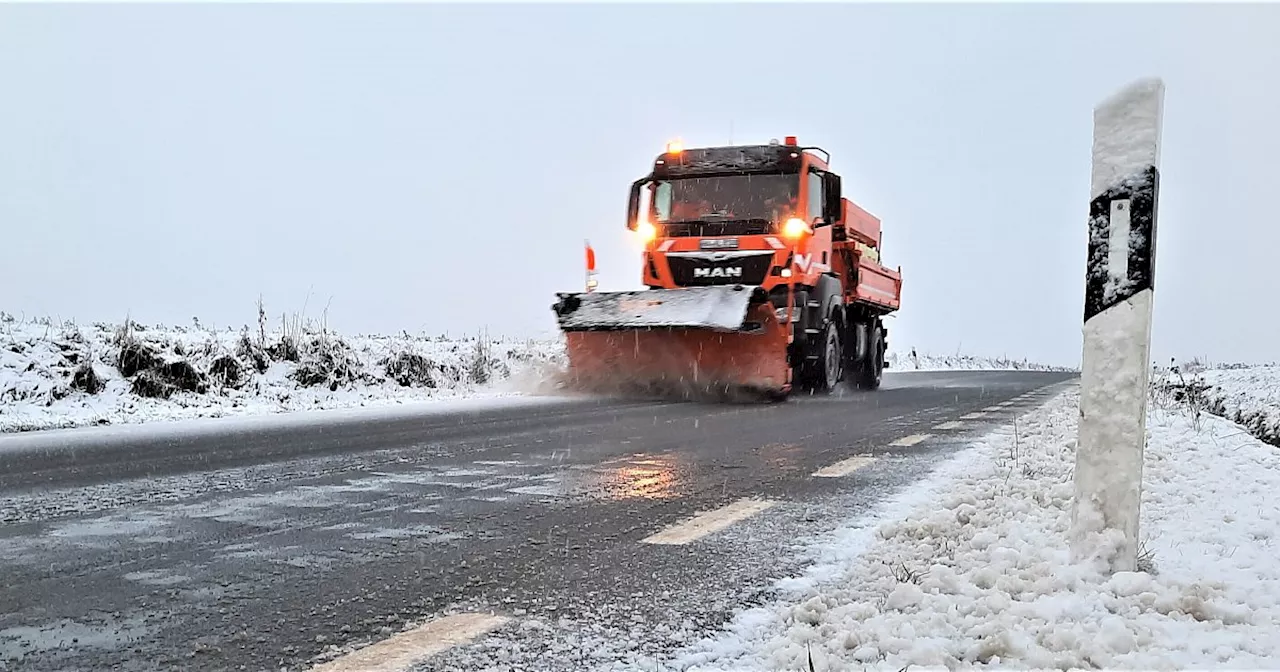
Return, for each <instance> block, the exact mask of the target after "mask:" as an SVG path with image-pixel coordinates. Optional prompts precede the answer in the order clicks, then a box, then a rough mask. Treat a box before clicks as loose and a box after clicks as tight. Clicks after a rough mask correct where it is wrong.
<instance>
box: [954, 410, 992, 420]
mask: <svg viewBox="0 0 1280 672" xmlns="http://www.w3.org/2000/svg"><path fill="white" fill-rule="evenodd" d="M985 417H987V414H986V413H983V412H981V411H978V412H977V413H970V414H969V415H962V416H960V419H961V420H977V419H978V418H985Z"/></svg>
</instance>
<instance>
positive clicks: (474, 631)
mask: <svg viewBox="0 0 1280 672" xmlns="http://www.w3.org/2000/svg"><path fill="white" fill-rule="evenodd" d="M508 620H510V619H508V618H507V617H505V616H495V615H493V614H455V615H453V616H444V617H442V618H437V619H435V620H433V621H431V622H429V623H426V624H424V625H422V626H421V627H417V628H414V629H413V630H408V631H406V632H402V633H400V634H398V635H394V636H392V637H389V638H387V639H384V640H382V641H380V642H377V643H375V644H370V645H369V646H366V647H364V648H363V649H358V650H356V651H353V652H351V653H348V654H346V655H345V656H342V657H341V658H336V659H334V660H331V661H329V662H327V663H324V664H322V665H319V666H317V667H313V668H311V670H312V672H356V671H357V670H359V672H403V671H405V670H409V669H410V668H412V667H413V666H415V665H417V664H419V663H421V662H422V661H424V660H426V659H427V658H429V657H431V656H434V655H435V654H437V653H440V652H441V651H444V650H446V649H450V648H453V647H455V646H457V645H459V644H465V643H466V642H468V641H470V640H472V639H474V638H476V637H478V636H480V635H482V634H484V633H486V632H488V631H490V630H493V629H494V628H497V627H498V626H500V625H502V624H504V623H506V622H507V621H508Z"/></svg>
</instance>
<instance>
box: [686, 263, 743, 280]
mask: <svg viewBox="0 0 1280 672" xmlns="http://www.w3.org/2000/svg"><path fill="white" fill-rule="evenodd" d="M693 277H695V278H741V277H742V267H741V266H730V267H727V268H695V269H693Z"/></svg>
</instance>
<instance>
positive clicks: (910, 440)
mask: <svg viewBox="0 0 1280 672" xmlns="http://www.w3.org/2000/svg"><path fill="white" fill-rule="evenodd" d="M931 436H933V435H932V434H912V435H911V436H904V437H902V438H901V439H898V440H897V441H894V442H892V443H890V444H889V445H891V446H914V445H916V444H917V443H920V442H921V441H924V440H926V439H928V438H929V437H931Z"/></svg>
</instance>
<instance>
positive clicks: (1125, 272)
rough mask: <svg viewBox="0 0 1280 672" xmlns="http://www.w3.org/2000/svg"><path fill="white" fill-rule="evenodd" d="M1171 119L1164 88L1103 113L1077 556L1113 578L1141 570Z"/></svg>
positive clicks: (1094, 187)
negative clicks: (1165, 147)
mask: <svg viewBox="0 0 1280 672" xmlns="http://www.w3.org/2000/svg"><path fill="white" fill-rule="evenodd" d="M1163 112H1164V83H1163V82H1162V81H1160V80H1159V79H1144V80H1140V81H1137V82H1134V83H1132V84H1130V85H1129V86H1127V87H1125V88H1124V89H1122V90H1120V91H1119V92H1117V93H1116V94H1115V95H1113V96H1112V97H1111V98H1109V99H1107V100H1106V101H1104V102H1103V103H1101V104H1100V105H1098V107H1096V108H1095V109H1094V129H1093V133H1094V136H1093V173H1092V175H1093V177H1092V180H1091V190H1090V204H1089V256H1088V262H1087V270H1086V272H1085V302H1084V353H1083V354H1084V359H1083V362H1082V367H1081V376H1080V429H1079V441H1078V443H1077V445H1076V468H1075V501H1074V505H1073V507H1072V515H1071V554H1072V557H1073V559H1074V560H1075V561H1077V562H1098V563H1101V564H1102V566H1103V567H1104V568H1105V569H1106V571H1133V570H1135V569H1136V563H1137V549H1138V512H1139V502H1140V500H1141V497H1142V453H1143V448H1144V447H1145V443H1146V418H1147V386H1148V383H1149V380H1150V376H1151V367H1150V352H1151V309H1152V300H1153V297H1154V292H1155V261H1156V259H1155V256H1156V255H1155V253H1156V211H1157V205H1158V202H1159V193H1160V135H1161V125H1162V121H1163Z"/></svg>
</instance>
